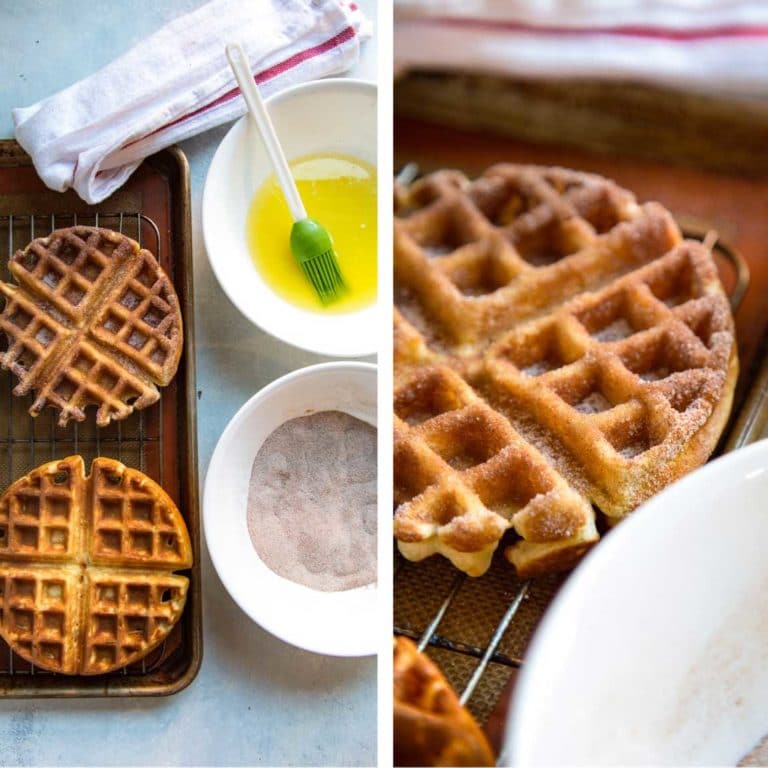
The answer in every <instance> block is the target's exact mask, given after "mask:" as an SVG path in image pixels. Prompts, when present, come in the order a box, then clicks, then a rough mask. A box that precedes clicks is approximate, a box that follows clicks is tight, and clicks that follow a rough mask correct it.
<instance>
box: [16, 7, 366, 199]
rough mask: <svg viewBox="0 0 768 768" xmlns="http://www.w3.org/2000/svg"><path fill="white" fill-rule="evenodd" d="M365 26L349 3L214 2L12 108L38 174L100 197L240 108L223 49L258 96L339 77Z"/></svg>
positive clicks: (353, 54) (363, 36) (349, 62)
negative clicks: (152, 158) (244, 60)
mask: <svg viewBox="0 0 768 768" xmlns="http://www.w3.org/2000/svg"><path fill="white" fill-rule="evenodd" d="M370 34H371V25H370V22H369V20H368V19H366V18H365V16H364V14H363V13H362V11H361V10H360V9H359V8H358V7H357V5H356V4H355V3H354V2H350V0H250V1H247V0H211V2H208V3H206V4H205V5H203V6H201V7H200V8H198V9H197V10H195V11H193V12H191V13H188V14H186V15H184V16H181V17H179V18H177V19H174V20H173V21H172V22H170V23H169V24H167V25H166V26H164V27H163V28H161V29H160V30H159V31H157V32H155V33H154V34H153V35H152V36H150V37H149V38H148V39H146V40H144V41H143V42H142V43H140V44H139V45H137V46H135V47H134V48H132V49H131V50H129V51H128V52H127V53H125V54H124V55H123V56H120V58H118V59H116V60H115V61H113V62H112V63H110V64H108V65H107V66H106V67H104V68H103V69H101V70H99V71H98V72H96V73H95V74H93V75H91V76H90V77H87V78H85V79H84V80H81V81H80V82H78V83H75V84H74V85H72V86H70V87H69V88H66V89H65V90H63V91H60V92H59V93H57V94H55V95H53V96H50V97H49V98H47V99H44V100H43V101H40V102H38V103H37V104H34V105H33V106H31V107H23V108H20V109H15V110H13V120H14V124H15V126H16V139H17V140H18V142H19V143H20V144H21V146H22V147H24V149H25V150H26V151H27V152H28V153H29V154H30V155H31V156H32V160H33V161H34V164H35V168H36V169H37V172H38V174H39V175H40V177H41V178H42V179H43V181H45V183H46V184H47V185H48V186H49V187H51V189H55V190H57V191H60V192H63V191H64V190H66V189H68V188H70V187H74V189H75V190H76V191H77V193H78V194H79V195H80V197H82V198H83V199H84V200H85V201H86V202H88V203H98V202H100V201H102V200H104V199H105V198H106V197H108V196H109V195H110V194H111V193H112V192H114V190H115V189H117V188H118V187H119V186H121V185H122V184H123V183H124V182H125V181H126V179H127V178H128V177H129V176H130V175H131V174H132V173H133V171H134V170H136V168H137V167H138V166H139V164H140V163H141V161H142V159H143V158H145V157H147V156H148V155H151V154H152V153H154V152H157V151H158V150H160V149H163V148H164V147H167V146H169V145H171V144H173V143H175V142H178V141H181V140H183V139H186V138H189V137H190V136H193V135H195V134H197V133H200V132H201V131H205V130H207V129H209V128H212V127H214V126H216V125H220V124H221V123H225V122H227V121H229V120H233V119H234V118H236V117H239V116H240V115H242V114H243V113H244V112H245V104H244V102H243V100H242V97H241V96H240V92H239V90H238V89H237V85H236V83H235V80H234V76H233V75H232V72H231V71H230V68H229V64H228V63H227V59H226V56H225V54H224V46H225V45H226V43H228V42H241V43H242V44H243V46H244V48H245V51H246V53H247V55H248V59H249V61H250V63H251V68H252V71H253V73H254V76H255V78H256V81H257V82H258V83H259V86H260V87H261V90H262V93H263V94H264V95H265V96H268V95H269V94H271V93H274V92H276V91H279V90H282V89H283V88H285V87H286V86H288V85H292V84H294V83H299V82H304V81H308V80H314V79H316V78H319V77H325V76H327V75H332V74H338V73H341V72H344V71H345V70H347V69H349V68H350V67H352V66H353V65H354V64H355V63H356V62H357V60H358V57H359V53H360V43H361V41H363V40H365V39H367V38H368V37H369V36H370Z"/></svg>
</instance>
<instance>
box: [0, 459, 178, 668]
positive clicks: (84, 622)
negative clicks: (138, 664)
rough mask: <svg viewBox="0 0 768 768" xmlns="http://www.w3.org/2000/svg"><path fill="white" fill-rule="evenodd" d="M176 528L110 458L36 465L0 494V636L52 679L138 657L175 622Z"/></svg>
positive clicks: (135, 478)
mask: <svg viewBox="0 0 768 768" xmlns="http://www.w3.org/2000/svg"><path fill="white" fill-rule="evenodd" d="M191 564H192V549H191V544H190V539H189V534H188V532H187V528H186V525H185V523H184V520H183V519H182V517H181V514H180V513H179V510H178V509H177V508H176V506H175V504H174V503H173V501H172V500H171V499H170V498H169V497H168V495H167V494H166V493H165V491H163V489H162V488H160V486H158V485H157V484H156V483H155V482H154V481H153V480H151V479H150V478H149V477H147V476H146V475H144V474H143V473H141V472H139V471H138V470H135V469H129V468H128V467H125V466H124V465H123V464H121V463H120V462H118V461H114V460H112V459H106V458H98V459H95V460H94V462H93V464H92V466H91V474H90V476H88V477H86V475H85V466H84V464H83V459H82V458H81V457H80V456H71V457H69V458H67V459H64V460H62V461H52V462H49V463H48V464H43V465H42V466H40V467H38V468H37V469H35V470H34V471H32V472H30V473H29V474H28V475H26V476H24V477H22V478H20V479H19V480H17V481H16V482H15V483H13V485H11V486H10V488H8V490H7V491H6V492H5V493H4V494H3V495H2V496H1V497H0V635H2V637H3V639H4V640H5V641H6V642H7V643H8V645H9V646H10V647H11V649H12V650H13V651H14V652H16V653H17V654H19V655H20V656H22V657H23V658H24V659H26V660H28V661H30V662H32V663H33V664H36V665H37V666H39V667H42V668H44V669H47V670H51V671H53V672H62V673H65V674H82V675H94V674H102V673H106V672H110V671H112V670H114V669H117V668H119V667H123V666H125V665H127V664H130V663H132V662H135V661H138V660H140V659H141V658H143V657H144V656H145V655H146V654H147V653H149V651H151V650H152V649H153V648H154V647H156V646H157V645H158V644H159V643H161V642H162V641H163V640H164V639H165V638H166V637H167V635H168V633H169V632H170V631H171V629H172V627H173V625H174V624H175V623H176V621H177V620H178V619H179V617H180V616H181V613H182V611H183V609H184V603H185V600H186V595H187V588H188V585H189V582H188V579H187V578H186V576H181V575H178V574H176V573H174V571H176V570H180V569H184V568H189V567H190V566H191Z"/></svg>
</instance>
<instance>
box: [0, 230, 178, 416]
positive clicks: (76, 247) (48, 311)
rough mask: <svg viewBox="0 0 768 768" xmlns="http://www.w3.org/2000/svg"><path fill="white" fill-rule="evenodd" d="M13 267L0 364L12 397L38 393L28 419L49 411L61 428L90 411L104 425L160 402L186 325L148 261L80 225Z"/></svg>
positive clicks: (144, 254) (16, 259)
mask: <svg viewBox="0 0 768 768" xmlns="http://www.w3.org/2000/svg"><path fill="white" fill-rule="evenodd" d="M9 268H10V272H11V275H12V276H13V278H14V279H15V280H16V281H17V283H18V285H13V284H10V283H0V291H1V292H2V293H3V295H4V296H5V298H6V304H5V308H4V309H3V312H2V315H0V330H2V331H4V332H5V334H6V336H7V338H8V349H7V351H6V352H5V353H4V354H3V355H2V357H0V365H2V367H3V368H5V369H7V370H10V371H12V372H13V373H14V374H15V375H16V376H17V377H18V379H19V381H18V384H17V385H16V387H15V389H14V390H13V392H14V394H15V395H19V396H23V395H26V394H27V393H29V392H32V391H35V392H36V397H35V400H34V402H33V403H32V405H31V407H30V411H29V412H30V413H31V414H32V416H37V415H38V414H39V413H40V412H41V411H42V409H43V408H44V407H45V406H46V405H48V406H51V407H53V408H56V409H58V410H59V412H60V414H59V425H60V426H65V425H66V423H67V422H68V421H69V419H75V420H76V421H83V420H84V419H85V408H86V407H87V406H88V405H91V404H94V405H97V406H98V411H97V413H96V423H97V424H98V425H99V426H101V427H103V426H106V425H107V424H108V423H109V422H110V421H111V420H113V419H115V420H117V419H124V418H126V417H127V416H128V415H129V414H130V413H132V412H133V411H134V410H137V409H141V408H146V407H147V406H148V405H151V404H152V403H154V402H156V401H157V400H158V399H159V398H160V393H159V392H158V389H157V387H158V386H164V385H166V384H168V383H169V382H170V381H171V379H172V378H173V376H174V374H175V373H176V368H177V367H178V363H179V358H180V356H181V348H182V323H181V314H180V311H179V301H178V298H177V296H176V293H175V291H174V289H173V285H172V284H171V281H170V280H169V279H168V277H167V275H166V274H165V273H164V272H163V270H162V269H161V268H160V266H159V264H158V263H157V259H156V258H155V257H154V255H153V254H151V253H150V252H149V251H147V250H145V249H142V248H140V246H139V244H138V243H136V242H135V241H133V240H131V239H130V238H128V237H125V236H124V235H121V234H118V233H117V232H113V231H111V230H107V229H98V228H95V227H80V226H76V227H71V228H69V229H59V230H56V231H55V232H53V233H52V234H51V235H49V236H48V237H44V238H38V239H37V240H33V241H32V242H31V243H30V244H29V245H28V246H27V247H26V248H25V249H24V250H23V251H18V252H17V253H16V254H15V255H14V256H13V258H12V259H11V261H10V263H9Z"/></svg>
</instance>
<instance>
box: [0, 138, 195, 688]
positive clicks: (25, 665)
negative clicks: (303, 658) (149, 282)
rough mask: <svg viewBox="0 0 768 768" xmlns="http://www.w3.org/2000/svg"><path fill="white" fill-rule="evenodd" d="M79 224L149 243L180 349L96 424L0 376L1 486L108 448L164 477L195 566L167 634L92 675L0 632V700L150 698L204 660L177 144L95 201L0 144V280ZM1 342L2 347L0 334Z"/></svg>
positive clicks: (182, 177) (185, 188) (185, 199)
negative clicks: (153, 388)
mask: <svg viewBox="0 0 768 768" xmlns="http://www.w3.org/2000/svg"><path fill="white" fill-rule="evenodd" d="M74 224H84V225H89V226H100V227H105V228H108V229H113V230H116V231H120V232H123V233H124V234H125V235H127V236H128V237H131V238H133V239H134V240H136V241H138V242H139V243H140V244H141V245H142V246H143V247H146V248H148V249H149V250H151V251H152V252H153V253H155V255H156V256H157V257H158V259H159V261H160V264H161V266H162V267H163V269H164V270H165V271H166V272H167V274H168V275H169V276H170V277H171V279H172V280H173V283H174V286H175V288H176V292H177V294H178V296H179V301H180V304H181V311H182V318H183V323H184V336H185V338H184V351H183V354H182V356H181V362H180V364H179V370H178V372H177V374H176V377H175V378H174V380H173V381H172V382H171V384H170V385H169V386H167V387H165V388H163V389H162V390H161V395H162V396H161V398H160V401H159V402H158V403H156V404H154V405H153V406H151V407H150V408H147V409H145V410H143V411H139V412H137V413H134V414H132V415H131V416H130V417H129V418H127V419H125V420H123V421H118V422H113V423H111V424H110V425H109V426H108V427H105V428H103V429H100V428H98V427H97V426H96V423H95V416H94V414H95V411H93V410H90V409H89V411H88V418H87V419H86V421H84V422H81V423H77V422H70V424H68V425H67V427H66V428H60V427H58V426H57V423H56V413H55V411H54V410H53V409H46V410H44V411H43V413H41V414H40V416H38V417H37V418H32V417H31V416H30V415H29V414H28V412H27V410H28V408H29V405H30V403H31V401H32V398H33V396H32V395H29V396H27V397H23V398H19V397H15V396H14V395H13V392H12V390H13V387H14V385H15V377H14V376H13V375H12V374H11V373H10V372H6V371H2V372H0V491H2V490H4V489H5V488H6V487H7V486H8V485H10V483H11V482H13V481H14V480H15V479H16V478H18V477H21V476H22V475H24V474H25V473H26V472H28V471H30V470H31V469H34V468H35V467H36V466H38V465H39V464H42V463H44V462H46V461H51V460H54V459H62V458H65V457H66V456H70V455H72V454H76V453H78V454H80V455H82V456H83V458H84V459H85V462H86V467H89V466H90V463H91V461H92V459H94V458H95V457H96V456H108V457H110V458H114V459H117V460H119V461H121V462H123V463H124V464H126V465H127V466H131V467H135V468H136V469H139V470H141V471H143V472H145V473H146V474H148V475H149V476H150V477H152V478H153V479H154V480H156V481H157V482H158V483H160V485H162V486H163V487H164V488H165V490H166V491H167V492H168V494H169V495H170V496H171V498H172V499H173V500H174V501H175V502H176V504H177V505H178V507H179V509H180V511H181V513H182V515H183V516H184V519H185V521H186V523H187V527H188V528H189V533H190V537H191V540H192V547H193V552H194V558H195V562H194V565H193V567H192V568H191V569H190V571H189V572H188V574H187V575H188V576H189V579H190V589H189V593H188V597H187V603H186V607H185V609H184V613H183V615H182V617H181V619H180V620H179V622H178V624H177V625H176V626H175V627H174V629H173V630H172V631H171V633H170V634H169V636H168V638H167V639H166V640H165V641H164V642H163V643H162V644H161V645H160V646H158V648H156V649H155V650H153V651H152V652H151V653H150V654H149V655H148V656H147V657H145V659H144V660H142V661H140V662H137V663H136V664H132V665H130V666H128V667H124V668H123V669H120V670H117V671H116V672H113V673H110V674H107V675H99V676H93V677H91V676H69V675H59V674H52V673H50V672H46V671H45V670H41V669H39V668H37V667H35V666H34V665H32V664H30V663H29V662H27V661H25V660H23V659H22V658H21V657H19V656H17V655H16V654H14V653H12V652H11V650H10V649H9V648H8V646H7V645H6V644H5V643H4V642H3V641H1V640H0V696H9V697H13V696H16V697H34V696H53V697H64V696H131V695H142V696H159V695H167V694H171V693H175V692H177V691H179V690H181V689H182V688H184V687H185V686H186V685H188V684H189V683H190V682H191V681H192V680H193V679H194V677H195V675H196V674H197V671H198V669H199V667H200V662H201V659H202V621H201V583H200V517H199V503H198V478H197V428H196V411H197V397H196V388H195V370H194V365H195V362H194V361H195V355H194V322H193V315H192V295H193V293H192V258H191V256H192V250H191V235H190V232H191V228H190V209H189V174H188V167H187V162H186V158H185V157H184V155H183V154H182V153H181V151H179V150H176V149H170V150H165V151H163V152H161V153H159V154H157V155H155V156H153V157H151V158H149V159H148V160H146V161H145V162H144V163H143V164H142V166H141V167H140V168H139V169H138V170H137V171H136V172H135V173H134V174H133V176H132V177H131V178H130V180H129V181H128V182H127V184H126V185H125V186H124V187H123V188H122V189H120V190H119V191H118V192H117V193H115V194H114V195H113V196H112V197H110V198H109V199H108V200H106V201H105V202H104V203H102V204H100V205H97V206H90V205H87V204H86V203H84V202H83V201H82V200H80V198H79V197H77V195H75V194H74V193H71V192H70V193H65V194H59V193H56V192H52V191H50V190H49V189H47V188H46V187H45V186H44V185H43V183H42V182H41V181H40V179H39V178H38V177H37V174H36V173H35V171H34V168H33V167H32V165H31V162H30V160H29V158H28V157H27V155H26V154H25V153H24V152H23V151H22V150H21V149H20V147H19V146H18V144H16V143H15V142H12V141H4V142H0V279H2V280H8V279H9V273H8V269H7V263H8V260H9V258H10V256H11V255H12V254H13V253H14V252H15V251H16V250H17V249H19V248H23V247H24V246H25V245H26V244H27V243H28V242H29V241H30V240H31V239H33V238H35V237H44V236H46V235H47V234H49V233H50V232H51V231H52V230H54V229H59V228H62V227H68V226H72V225H74ZM2 343H3V344H5V339H4V338H3V340H2Z"/></svg>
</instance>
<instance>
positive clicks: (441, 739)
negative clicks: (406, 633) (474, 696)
mask: <svg viewBox="0 0 768 768" xmlns="http://www.w3.org/2000/svg"><path fill="white" fill-rule="evenodd" d="M394 653H395V658H394V764H395V765H397V766H406V765H435V766H437V765H445V766H459V765H495V760H494V757H493V752H492V751H491V748H490V746H489V745H488V741H487V739H486V738H485V735H484V734H483V732H482V730H480V727H479V726H478V724H477V723H476V722H475V721H474V719H473V718H472V715H470V714H469V712H468V711H467V710H466V709H465V708H464V707H463V706H462V705H461V704H460V702H459V699H458V697H457V696H456V694H455V693H454V691H453V690H452V688H451V687H450V685H448V683H447V682H446V680H445V678H444V677H443V675H442V673H441V672H440V670H439V669H438V668H437V667H436V666H435V665H434V664H433V663H432V661H431V660H430V659H429V658H428V657H427V656H425V655H424V654H421V653H419V652H418V650H417V649H416V646H415V645H414V644H413V643H412V642H411V641H410V640H408V639H407V638H405V637H396V638H395V640H394Z"/></svg>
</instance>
